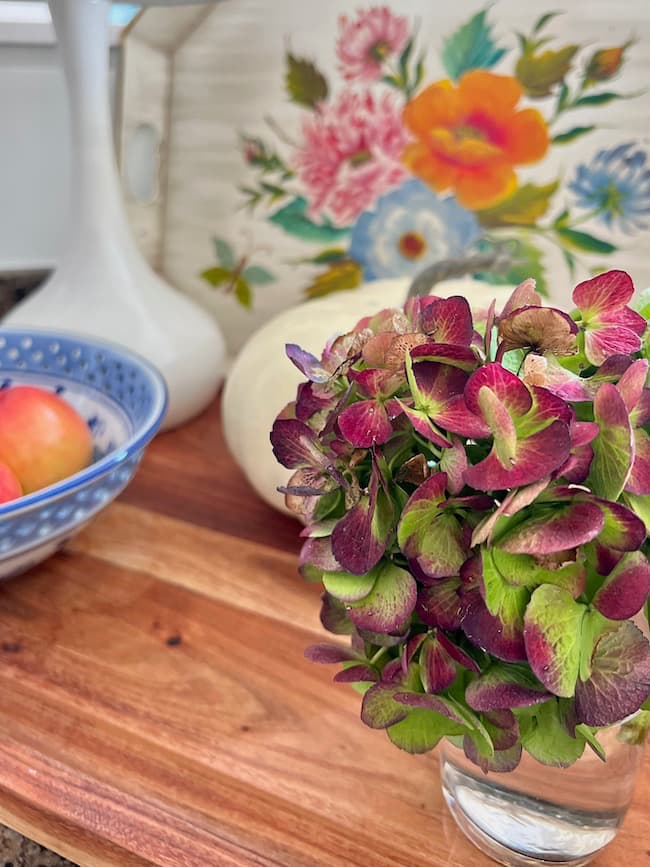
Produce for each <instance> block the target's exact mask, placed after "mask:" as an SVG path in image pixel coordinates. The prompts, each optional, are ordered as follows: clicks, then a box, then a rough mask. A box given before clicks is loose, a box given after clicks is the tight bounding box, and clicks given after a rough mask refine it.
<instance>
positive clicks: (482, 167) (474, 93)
mask: <svg viewBox="0 0 650 867" xmlns="http://www.w3.org/2000/svg"><path fill="white" fill-rule="evenodd" d="M521 96H522V89H521V85H520V84H519V82H518V81H517V80H516V79H515V78H512V77H511V76H508V75H494V73H492V72H486V71H484V70H473V71H472V72H467V73H466V74H465V75H463V76H462V77H461V78H460V80H459V82H458V85H457V86H456V85H454V84H452V83H451V82H450V81H438V82H436V83H435V84H432V85H430V86H429V87H427V88H425V90H423V91H422V92H421V93H419V94H418V95H417V96H416V97H415V98H414V99H412V100H411V101H410V102H409V103H408V104H407V105H406V106H405V108H404V114H403V117H404V123H405V124H406V126H407V127H408V129H409V130H410V131H411V132H412V133H413V134H414V135H415V136H416V138H417V141H415V142H411V143H410V144H408V145H407V146H406V149H405V150H404V154H403V157H402V158H403V161H404V162H405V163H406V165H407V166H408V167H409V169H410V170H411V171H412V172H413V173H414V174H416V175H417V176H418V177H420V178H422V180H423V181H426V183H428V184H429V185H430V186H431V187H433V188H434V189H435V190H437V191H438V192H443V191H445V190H453V191H454V193H455V195H456V198H457V199H458V201H459V202H460V203H461V204H462V205H464V206H465V207H466V208H470V209H480V208H487V207H489V206H490V205H494V204H495V203H496V202H498V201H500V200H501V199H504V198H505V197H506V196H508V195H509V194H511V193H512V192H513V191H514V190H515V189H516V187H517V176H516V174H515V171H514V167H515V166H518V165H526V164H528V163H534V162H537V161H538V160H540V159H541V158H542V157H543V156H544V154H545V153H546V150H547V148H548V130H547V128H546V123H545V121H544V118H543V117H542V115H541V114H540V113H539V112H538V111H537V110H536V109H534V108H525V109H517V103H518V102H519V100H520V98H521Z"/></svg>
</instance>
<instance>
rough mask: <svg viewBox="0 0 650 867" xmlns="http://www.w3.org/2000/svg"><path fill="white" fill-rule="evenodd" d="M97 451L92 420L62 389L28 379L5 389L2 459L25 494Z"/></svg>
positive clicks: (1, 395) (0, 419)
mask: <svg viewBox="0 0 650 867" xmlns="http://www.w3.org/2000/svg"><path fill="white" fill-rule="evenodd" d="M92 451H93V443H92V437H91V436H90V431H89V430H88V425H87V424H86V422H85V421H84V420H83V419H82V417H81V416H80V415H79V413H78V412H77V411H76V410H75V409H74V408H73V407H72V406H70V404H69V403H66V401H65V400H63V399H62V398H60V397H59V396H58V395H56V394H54V393H53V392H51V391H46V390H45V389H43V388H36V387H33V386H28V385H17V386H14V387H13V388H6V389H4V390H2V391H0V461H4V462H5V463H6V464H8V465H9V467H10V468H11V469H12V470H13V472H14V473H15V475H16V476H17V477H18V480H19V481H20V483H21V485H22V488H23V492H24V493H25V494H29V493H31V492H32V491H37V490H38V489H39V488H44V487H46V486H47V485H52V484H54V483H55V482H59V481H61V479H64V478H65V477H66V476H71V475H72V474H73V473H76V472H78V471H79V470H81V469H83V468H84V467H85V466H86V465H87V464H88V463H89V462H90V459H91V457H92Z"/></svg>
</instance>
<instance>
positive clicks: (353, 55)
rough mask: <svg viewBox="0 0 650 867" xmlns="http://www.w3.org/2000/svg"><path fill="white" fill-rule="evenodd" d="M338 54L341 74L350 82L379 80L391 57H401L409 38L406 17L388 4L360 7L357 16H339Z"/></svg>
mask: <svg viewBox="0 0 650 867" xmlns="http://www.w3.org/2000/svg"><path fill="white" fill-rule="evenodd" d="M339 31H340V35H339V39H338V42H337V44H336V53H337V54H338V57H339V60H340V61H341V73H342V74H343V77H344V78H345V79H347V80H348V81H352V80H354V79H358V80H359V81H375V80H376V79H378V78H379V77H380V76H381V74H382V72H383V65H384V63H385V62H386V61H387V60H390V59H392V58H394V57H399V55H400V54H401V53H402V50H403V49H404V46H405V45H406V42H407V40H408V37H409V34H408V22H407V20H406V18H402V17H401V16H399V15H394V14H393V13H392V12H391V10H390V9H389V8H388V6H374V7H372V8H370V9H360V10H359V11H358V12H357V17H356V18H355V19H353V20H352V19H350V18H348V17H347V16H346V15H342V16H341V17H340V18H339Z"/></svg>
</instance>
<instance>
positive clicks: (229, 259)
mask: <svg viewBox="0 0 650 867" xmlns="http://www.w3.org/2000/svg"><path fill="white" fill-rule="evenodd" d="M214 250H215V253H216V254H217V261H218V262H219V264H220V265H223V267H224V268H229V269H230V270H232V269H233V268H234V267H235V254H234V253H233V251H232V247H231V246H230V244H229V243H228V242H227V241H226V240H224V239H223V238H215V239H214Z"/></svg>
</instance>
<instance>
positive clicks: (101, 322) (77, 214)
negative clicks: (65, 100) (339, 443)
mask: <svg viewBox="0 0 650 867" xmlns="http://www.w3.org/2000/svg"><path fill="white" fill-rule="evenodd" d="M108 8H109V4H108V2H107V0H52V2H51V3H50V11H51V14H52V20H53V22H54V26H55V29H56V33H57V37H58V40H59V45H60V48H61V52H62V59H63V66H64V69H65V73H66V79H67V83H68V89H69V93H70V119H71V126H72V159H73V165H72V168H73V170H72V178H73V181H72V190H71V202H70V217H69V231H68V237H67V244H66V249H65V251H64V253H63V255H62V257H61V261H60V263H59V266H58V268H57V270H56V272H55V273H54V274H53V276H52V277H51V278H50V279H49V280H48V281H47V282H46V283H45V285H44V286H42V287H41V288H40V289H38V290H37V291H36V292H35V293H34V294H33V295H32V296H30V297H29V298H28V299H26V300H25V301H23V302H22V303H21V304H19V305H18V306H17V307H16V308H15V309H14V310H12V311H11V312H10V313H9V315H8V316H7V317H5V319H4V320H3V323H4V324H7V325H15V326H31V327H44V328H59V329H61V330H65V331H76V332H78V333H80V334H87V335H89V336H92V337H100V338H103V339H106V340H112V341H114V342H116V343H121V344H122V345H123V346H126V347H127V348H129V349H131V350H133V351H134V352H138V353H140V355H143V356H144V357H145V358H147V359H148V360H149V361H151V362H152V363H153V364H155V365H156V366H157V367H158V368H159V370H160V371H161V373H162V374H163V376H164V377H165V380H166V381H167V386H168V388H169V409H168V412H167V416H166V418H165V422H164V425H163V427H164V428H170V427H175V426H176V425H179V424H181V423H182V422H184V421H186V420H187V419H189V418H191V417H192V416H194V415H196V414H197V413H198V412H200V410H201V409H203V408H204V407H205V406H206V405H207V404H208V403H209V402H210V401H211V400H212V398H213V397H214V395H215V394H216V391H217V389H218V387H219V385H220V383H221V381H222V379H223V373H224V365H225V346H224V341H223V337H222V335H221V332H220V331H219V328H218V327H217V324H216V322H215V321H214V320H213V319H212V318H211V317H210V315H209V314H208V313H207V312H204V311H203V310H201V308H200V307H198V306H197V305H196V304H195V303H194V302H193V301H190V299H189V298H187V297H185V296H184V295H181V293H180V292H177V291H176V290H175V289H173V288H172V287H171V286H169V285H168V284H167V283H165V282H164V281H163V280H161V278H160V277H158V275H157V274H155V273H154V272H153V271H152V270H151V268H150V267H149V265H148V264H147V263H146V262H145V260H144V259H143V257H142V256H141V254H140V252H139V250H138V249H137V247H136V245H135V242H134V240H133V237H132V235H131V232H130V229H129V226H128V222H127V219H126V214H125V211H124V204H123V201H122V193H121V187H120V181H119V176H118V173H117V167H116V165H115V157H114V153H113V139H112V131H111V123H110V109H109V104H108Z"/></svg>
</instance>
